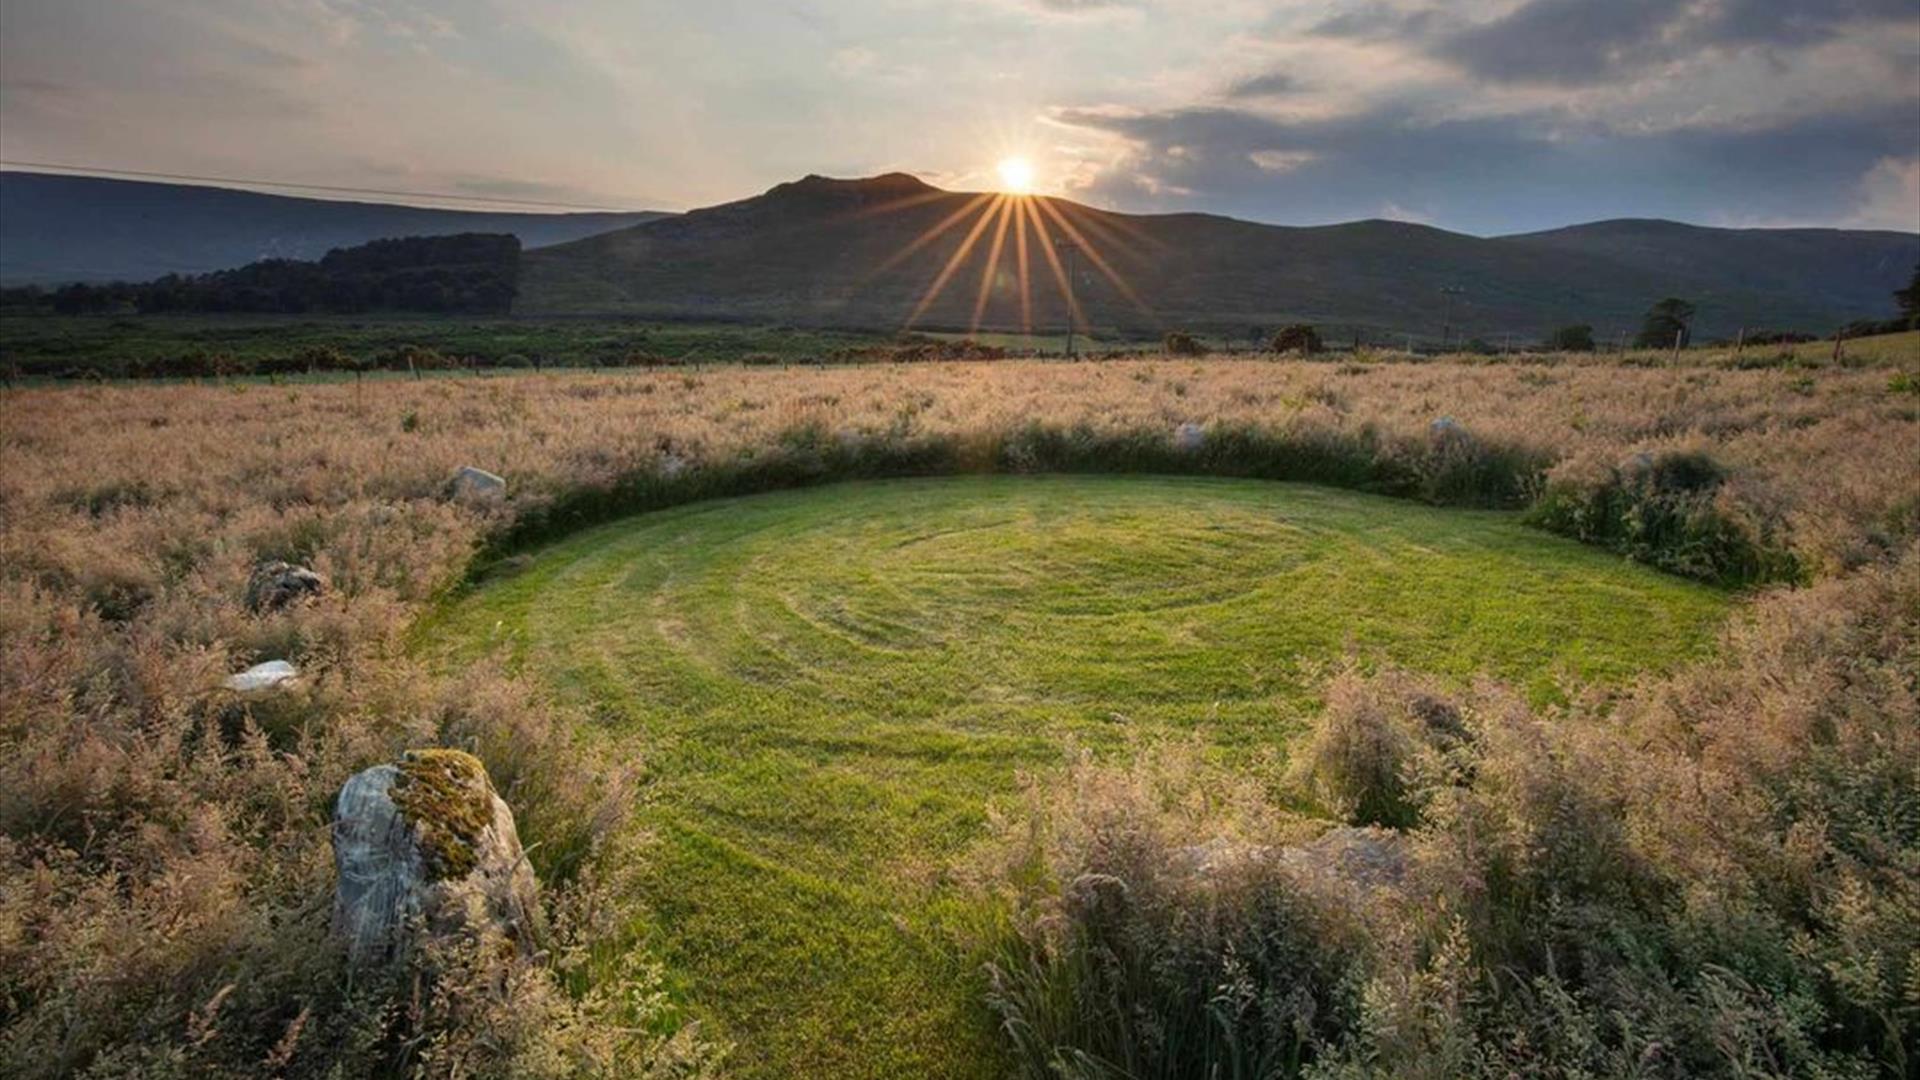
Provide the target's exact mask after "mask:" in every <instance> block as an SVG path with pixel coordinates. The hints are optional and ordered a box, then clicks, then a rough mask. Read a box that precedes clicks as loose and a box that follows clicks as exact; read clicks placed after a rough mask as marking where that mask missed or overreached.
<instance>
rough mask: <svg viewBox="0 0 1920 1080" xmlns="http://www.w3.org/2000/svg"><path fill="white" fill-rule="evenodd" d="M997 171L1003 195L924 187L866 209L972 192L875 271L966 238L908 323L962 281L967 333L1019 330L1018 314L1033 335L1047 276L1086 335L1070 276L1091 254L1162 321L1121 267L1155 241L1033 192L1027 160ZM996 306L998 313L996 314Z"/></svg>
mask: <svg viewBox="0 0 1920 1080" xmlns="http://www.w3.org/2000/svg"><path fill="white" fill-rule="evenodd" d="M998 172H999V175H1000V179H1001V181H1002V187H1003V190H1001V191H998V192H983V193H980V194H976V195H971V196H965V197H960V196H953V195H949V194H947V193H945V192H940V193H937V194H933V195H928V194H922V195H916V196H913V197H910V198H907V199H901V200H898V201H897V202H893V203H888V204H885V205H882V206H879V207H874V208H872V209H871V210H868V211H864V213H891V212H898V211H901V210H906V209H909V208H911V207H916V206H923V205H926V204H927V203H928V202H930V201H936V200H944V199H953V198H963V201H962V202H961V203H960V205H959V206H958V207H957V208H955V209H954V210H953V211H951V212H950V213H947V214H945V215H943V216H942V217H941V218H940V219H939V220H937V221H935V222H934V223H933V224H932V225H930V226H928V227H927V228H926V229H924V230H922V231H921V232H920V233H918V234H917V235H915V236H914V237H913V238H912V239H911V240H909V241H908V242H907V243H906V244H904V245H902V246H901V248H900V250H898V251H896V252H894V253H893V254H891V255H889V256H888V257H887V258H886V259H884V260H883V261H882V262H881V263H880V264H879V265H878V266H877V267H875V268H874V270H873V271H872V273H871V274H869V275H868V280H872V279H873V278H877V277H880V276H881V275H884V274H888V273H891V272H894V271H896V270H898V269H900V268H901V267H902V265H903V264H905V263H906V262H907V261H908V260H909V259H912V258H913V257H914V256H915V255H918V254H920V253H922V252H925V251H927V250H928V249H929V248H932V247H935V246H936V245H938V244H939V243H940V242H941V241H942V239H943V238H946V239H948V240H949V241H951V239H952V238H953V237H954V236H956V235H957V236H958V238H959V239H958V242H957V244H955V245H954V246H953V248H952V250H951V251H950V252H948V254H947V256H946V258H945V259H944V260H943V261H942V262H941V264H940V266H939V268H938V270H936V271H935V272H934V274H933V276H932V278H931V279H930V280H929V281H928V282H927V285H926V288H925V289H924V290H922V291H921V293H920V294H919V296H918V298H917V299H916V300H915V301H914V303H913V306H912V308H911V310H910V311H909V312H908V313H907V316H906V318H905V319H904V320H903V322H902V327H903V328H907V329H910V328H912V327H913V326H915V325H916V324H918V323H919V322H920V321H921V320H922V319H923V318H925V317H926V315H927V313H928V312H929V311H930V310H932V309H933V307H934V305H935V304H937V303H938V302H939V301H940V298H941V297H942V295H944V294H945V292H946V290H947V289H948V287H949V286H951V285H953V284H954V282H955V281H956V279H958V280H961V281H968V280H971V281H972V282H973V283H974V295H973V300H972V305H971V307H970V309H969V316H968V318H967V321H966V328H967V332H968V333H978V332H979V331H980V330H981V328H982V327H983V326H989V325H992V326H998V327H1007V328H1011V326H1013V325H1014V324H1015V320H1016V319H1017V325H1018V327H1019V329H1020V332H1021V333H1025V334H1031V333H1033V332H1034V329H1035V326H1034V310H1035V306H1036V305H1035V297H1034V291H1035V287H1036V285H1037V284H1039V283H1041V282H1050V283H1051V285H1052V286H1053V288H1054V289H1055V290H1056V295H1057V297H1058V300H1059V306H1060V309H1062V310H1064V312H1065V316H1066V319H1067V320H1068V322H1069V323H1070V325H1071V326H1072V328H1073V329H1074V330H1076V331H1079V332H1083V333H1084V332H1086V331H1087V330H1088V329H1089V326H1088V320H1087V313H1086V309H1085V305H1084V304H1083V303H1082V300H1081V297H1080V296H1079V292H1080V290H1079V289H1076V288H1075V287H1074V286H1075V284H1076V282H1074V280H1073V279H1072V277H1071V275H1072V274H1073V272H1074V267H1073V262H1072V259H1073V258H1075V257H1078V258H1084V259H1085V262H1086V265H1087V266H1089V267H1091V269H1092V271H1093V273H1094V274H1095V275H1097V277H1098V278H1099V279H1100V280H1102V281H1104V282H1105V283H1106V284H1107V285H1108V286H1109V287H1111V288H1112V290H1113V291H1114V292H1115V293H1117V294H1119V296H1121V297H1122V298H1124V299H1125V300H1126V301H1127V303H1129V304H1130V305H1132V307H1133V308H1134V309H1136V310H1137V311H1139V312H1140V313H1141V314H1143V315H1144V316H1146V317H1147V318H1148V319H1149V320H1150V321H1156V322H1157V319H1156V318H1155V316H1154V312H1153V309H1152V308H1151V307H1150V306H1148V304H1147V303H1146V301H1145V300H1144V299H1143V298H1142V297H1141V296H1140V294H1139V292H1138V291H1137V290H1135V289H1134V287H1133V286H1132V285H1131V284H1130V283H1128V281H1127V279H1126V276H1125V275H1124V274H1123V273H1122V272H1121V270H1120V266H1119V265H1118V263H1119V262H1121V261H1127V262H1137V261H1139V260H1141V259H1143V258H1145V257H1147V252H1148V250H1149V249H1151V248H1154V247H1157V246H1159V245H1158V243H1157V242H1156V241H1154V240H1153V239H1152V238H1151V237H1148V236H1147V235H1145V234H1144V233H1142V232H1141V231H1140V230H1138V229H1137V228H1134V227H1133V226H1131V225H1129V224H1127V223H1125V222H1121V221H1116V220H1104V219H1103V218H1102V217H1101V216H1100V215H1097V214H1095V213H1093V212H1090V211H1088V210H1087V209H1086V208H1085V207H1082V206H1080V205H1079V204H1077V203H1071V202H1066V201H1064V200H1061V199H1056V198H1053V197H1051V196H1046V195H1036V194H1032V193H1031V190H1030V189H1031V188H1032V186H1033V183H1034V176H1033V172H1032V168H1031V166H1030V165H1028V164H1027V162H1026V160H1025V159H1023V158H1008V159H1006V160H1004V161H1002V162H1000V164H999V166H998ZM1069 249H1070V251H1069ZM1036 250H1037V253H1038V257H1039V260H1040V261H1043V262H1044V263H1045V264H1046V270H1045V273H1044V274H1036V273H1035V271H1034V266H1033V264H1034V261H1035V254H1036ZM1063 253H1065V257H1063ZM975 262H977V270H971V268H970V265H969V264H970V263H975ZM969 270H971V272H968V273H964V274H963V271H969ZM1036 279H1037V280H1036ZM959 287H960V288H965V285H961V286H959ZM1043 287H1044V286H1043ZM990 312H993V313H996V317H995V318H994V319H992V320H989V314H990ZM1016 312H1017V314H1016ZM955 321H956V323H957V319H956V320H955Z"/></svg>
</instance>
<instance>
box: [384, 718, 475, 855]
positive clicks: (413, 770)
mask: <svg viewBox="0 0 1920 1080" xmlns="http://www.w3.org/2000/svg"><path fill="white" fill-rule="evenodd" d="M399 768H400V775H399V777H398V778H397V779H396V780H394V782H393V790H392V797H393V802H394V805H395V806H397V807H399V808H400V812H401V813H402V814H403V815H405V816H406V818H407V820H408V821H409V822H410V823H411V824H412V825H413V827H414V829H415V831H416V832H417V833H418V835H419V841H420V850H421V852H422V853H423V854H424V855H425V856H426V861H427V872H428V874H429V876H431V877H432V878H433V879H435V880H440V881H445V880H448V879H452V878H461V877H465V876H466V875H467V874H468V873H470V872H472V870H473V868H474V865H475V863H476V862H478V860H479V856H478V853H477V852H478V847H479V842H480V834H481V833H482V832H483V831H485V830H486V829H487V827H488V826H490V825H492V824H493V787H492V785H491V784H489V783H488V782H487V768H486V766H484V765H482V764H480V759H479V758H476V757H474V756H473V755H472V754H468V753H464V752H462V751H459V750H409V751H407V753H406V756H405V757H404V758H402V759H401V761H400V766H399Z"/></svg>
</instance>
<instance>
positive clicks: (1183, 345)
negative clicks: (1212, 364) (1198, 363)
mask: <svg viewBox="0 0 1920 1080" xmlns="http://www.w3.org/2000/svg"><path fill="white" fill-rule="evenodd" d="M1160 351H1161V352H1163V353H1165V354H1166V355H1168V356H1205V355H1206V352H1207V347H1206V345H1205V344H1204V343H1203V342H1201V340H1200V339H1199V338H1197V337H1195V336H1193V335H1192V334H1189V333H1187V332H1185V331H1183V330H1172V331H1169V332H1168V333H1167V335H1166V336H1165V337H1163V338H1161V339H1160Z"/></svg>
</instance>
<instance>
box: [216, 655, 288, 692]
mask: <svg viewBox="0 0 1920 1080" xmlns="http://www.w3.org/2000/svg"><path fill="white" fill-rule="evenodd" d="M299 677H300V671H299V669H298V668H295V667H294V666H293V665H292V664H289V663H287V662H286V661H285V660H269V661H267V662H266V663H264V664H255V665H253V666H252V667H250V668H248V669H247V670H245V671H242V672H240V673H239V674H237V675H229V676H228V677H227V689H229V690H237V691H239V692H240V693H242V694H257V693H259V692H260V691H262V690H271V689H273V688H274V687H276V686H284V685H286V684H287V683H290V682H292V681H293V680H295V679H297V678H299Z"/></svg>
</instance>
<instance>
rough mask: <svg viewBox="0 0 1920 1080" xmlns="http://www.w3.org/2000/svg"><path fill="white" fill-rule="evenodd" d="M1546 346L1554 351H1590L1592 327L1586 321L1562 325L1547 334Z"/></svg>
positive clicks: (1591, 347) (1591, 346)
mask: <svg viewBox="0 0 1920 1080" xmlns="http://www.w3.org/2000/svg"><path fill="white" fill-rule="evenodd" d="M1547 348H1549V349H1553V350H1555V351H1556V352H1592V351H1593V327H1591V326H1588V325H1587V324H1586V323H1575V324H1574V325H1572V326H1563V327H1561V328H1560V329H1558V330H1555V331H1554V332H1553V333H1551V334H1549V335H1547Z"/></svg>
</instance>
